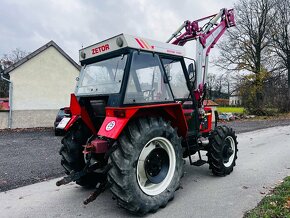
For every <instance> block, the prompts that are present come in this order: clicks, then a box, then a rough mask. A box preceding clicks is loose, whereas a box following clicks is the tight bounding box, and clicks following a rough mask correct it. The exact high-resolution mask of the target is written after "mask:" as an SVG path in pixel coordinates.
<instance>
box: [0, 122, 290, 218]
mask: <svg viewBox="0 0 290 218" xmlns="http://www.w3.org/2000/svg"><path fill="white" fill-rule="evenodd" d="M238 139H239V153H238V160H237V166H236V168H235V169H234V172H233V173H232V174H230V175H229V176H226V177H215V176H212V174H211V173H210V171H209V170H208V166H207V165H204V166H202V167H192V166H189V165H186V167H185V171H186V174H185V176H184V177H183V179H182V187H183V188H182V189H179V190H178V191H177V192H176V194H175V199H174V200H173V201H172V202H170V203H169V204H168V205H167V207H166V208H165V209H160V210H159V211H158V212H157V213H155V214H149V215H148V216H147V217H166V218H169V217H235V218H236V217H242V216H243V214H244V212H245V211H247V210H249V209H251V208H253V207H254V206H255V205H256V204H257V203H258V202H259V201H260V200H261V198H262V197H263V196H264V195H265V193H267V192H268V191H269V189H271V187H273V186H275V185H276V184H277V183H278V182H279V181H280V180H281V179H283V178H284V177H285V176H287V175H290V158H289V157H290V125H289V126H284V127H275V128H268V129H263V130H258V131H254V132H247V133H241V134H238ZM55 182H56V179H54V180H50V181H46V182H41V183H37V184H34V185H29V186H26V187H21V188H18V189H14V190H10V191H7V192H2V193H0V211H1V216H2V217H76V216H83V217H128V216H130V215H129V214H128V213H126V212H125V211H124V210H123V209H121V208H119V207H118V206H117V205H116V202H115V201H113V200H112V198H111V197H112V196H111V194H110V192H109V191H108V190H107V191H106V192H105V193H103V194H102V195H101V196H99V197H98V198H97V200H96V201H94V202H92V203H91V204H89V205H87V206H83V205H82V201H83V199H85V198H86V197H88V195H89V194H90V193H91V191H90V190H85V189H83V188H80V187H78V186H76V185H74V184H68V185H65V186H63V187H56V186H55Z"/></svg>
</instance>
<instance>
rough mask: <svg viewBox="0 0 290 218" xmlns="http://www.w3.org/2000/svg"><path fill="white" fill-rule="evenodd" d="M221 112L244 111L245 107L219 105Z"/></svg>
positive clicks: (239, 112) (240, 112) (218, 108)
mask: <svg viewBox="0 0 290 218" xmlns="http://www.w3.org/2000/svg"><path fill="white" fill-rule="evenodd" d="M217 110H218V112H219V113H237V114H242V113H244V108H243V107H217Z"/></svg>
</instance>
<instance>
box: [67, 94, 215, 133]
mask: <svg viewBox="0 0 290 218" xmlns="http://www.w3.org/2000/svg"><path fill="white" fill-rule="evenodd" d="M70 110H71V114H72V117H71V120H70V121H69V122H68V124H67V125H66V127H65V130H66V131H67V130H68V129H69V128H70V127H71V126H72V125H73V124H74V123H75V122H76V121H77V120H78V119H79V118H81V119H82V121H83V122H84V123H85V124H86V125H87V126H88V127H89V128H90V129H91V131H92V132H93V134H94V135H98V136H102V137H106V138H110V139H117V138H118V137H119V135H120V133H121V132H122V131H123V129H124V128H125V127H126V125H127V123H128V122H129V121H130V120H132V119H133V118H136V117H148V116H157V117H162V118H163V119H164V120H166V121H170V122H171V124H172V126H173V127H176V128H177V132H178V134H179V135H180V136H182V137H186V136H187V132H188V125H187V120H189V118H190V117H191V114H192V112H193V109H182V105H181V104H180V103H168V104H153V105H145V106H133V107H106V117H105V120H104V122H103V123H102V126H101V127H100V129H99V130H98V131H97V130H96V129H95V127H94V125H93V123H92V121H91V119H90V117H89V114H88V113H87V111H86V109H85V107H81V106H80V105H79V103H78V100H77V98H76V96H75V95H74V94H71V103H70ZM205 112H206V114H205V116H207V120H209V121H210V122H208V124H207V128H204V127H203V126H202V125H201V126H200V130H201V132H202V133H206V132H209V131H211V128H212V123H211V120H212V112H211V108H209V107H205Z"/></svg>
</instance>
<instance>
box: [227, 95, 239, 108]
mask: <svg viewBox="0 0 290 218" xmlns="http://www.w3.org/2000/svg"><path fill="white" fill-rule="evenodd" d="M241 104H242V97H241V96H239V95H231V96H230V99H229V105H231V106H239V105H241Z"/></svg>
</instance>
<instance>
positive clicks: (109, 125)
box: [98, 103, 188, 139]
mask: <svg viewBox="0 0 290 218" xmlns="http://www.w3.org/2000/svg"><path fill="white" fill-rule="evenodd" d="M149 116H151V117H152V116H155V117H156V116H159V117H162V118H163V119H164V120H167V121H170V122H171V125H172V126H173V127H176V128H177V132H178V134H179V135H180V136H182V137H185V136H186V134H187V130H188V127H187V123H186V120H185V117H184V114H183V111H182V107H181V104H179V103H170V104H159V105H148V106H139V107H127V108H125V107H122V108H112V107H107V108H106V118H105V120H104V122H103V124H102V126H101V128H100V129H99V131H98V135H99V136H104V137H107V138H111V139H117V138H118V137H119V135H120V134H121V132H122V131H123V129H124V128H125V127H126V125H127V123H128V122H129V121H130V120H132V119H134V118H137V117H149Z"/></svg>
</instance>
